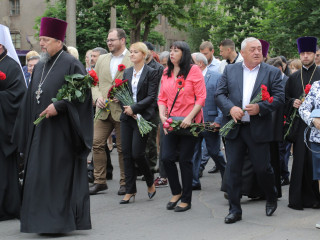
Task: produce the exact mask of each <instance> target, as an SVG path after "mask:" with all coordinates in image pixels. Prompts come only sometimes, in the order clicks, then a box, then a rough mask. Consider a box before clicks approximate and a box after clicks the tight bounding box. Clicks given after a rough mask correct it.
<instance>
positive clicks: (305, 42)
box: [297, 37, 317, 54]
mask: <svg viewBox="0 0 320 240" xmlns="http://www.w3.org/2000/svg"><path fill="white" fill-rule="evenodd" d="M297 44H298V51H299V54H300V53H302V52H314V53H315V52H316V51H317V50H316V49H317V38H316V37H300V38H298V39H297Z"/></svg>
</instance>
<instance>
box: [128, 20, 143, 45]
mask: <svg viewBox="0 0 320 240" xmlns="http://www.w3.org/2000/svg"><path fill="white" fill-rule="evenodd" d="M133 22H134V23H136V27H135V28H131V31H130V43H131V44H132V43H135V42H140V32H141V21H139V20H138V19H137V18H135V19H134V21H133ZM139 22H140V23H139Z"/></svg>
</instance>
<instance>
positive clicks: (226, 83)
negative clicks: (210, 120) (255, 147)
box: [215, 63, 284, 142]
mask: <svg viewBox="0 0 320 240" xmlns="http://www.w3.org/2000/svg"><path fill="white" fill-rule="evenodd" d="M242 64H243V63H235V64H229V65H228V66H226V68H225V70H224V72H223V75H222V77H221V80H220V82H219V84H218V88H217V91H216V94H215V97H216V102H217V105H218V107H219V108H220V109H221V111H222V113H223V115H224V118H223V122H222V123H223V124H225V123H227V121H229V120H230V119H231V116H230V109H231V108H232V107H233V106H238V107H240V108H242V94H243V67H242ZM261 84H264V85H266V86H267V88H268V91H269V93H270V95H271V96H273V97H274V100H273V102H272V103H269V102H267V101H263V102H259V103H258V104H259V107H260V112H259V114H258V115H255V116H250V129H251V135H252V138H253V140H254V141H256V142H271V141H272V140H273V127H272V114H271V113H272V112H273V111H275V110H276V109H277V108H279V107H280V106H281V105H282V104H284V89H283V85H282V79H281V71H280V70H279V69H277V68H275V67H273V66H270V65H268V64H266V63H261V65H260V69H259V72H258V75H257V79H256V82H255V85H254V88H253V91H252V95H251V98H250V101H251V100H252V99H253V98H254V97H255V96H256V95H257V94H258V93H259V92H260V91H261V89H260V87H261ZM238 132H239V125H236V127H235V129H233V130H231V131H230V132H229V133H228V135H227V136H226V138H227V139H228V138H229V139H235V138H236V137H237V136H238Z"/></svg>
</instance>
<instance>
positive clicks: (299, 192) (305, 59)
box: [286, 37, 320, 210]
mask: <svg viewBox="0 0 320 240" xmlns="http://www.w3.org/2000/svg"><path fill="white" fill-rule="evenodd" d="M297 43H298V50H299V54H300V60H301V62H302V65H303V66H302V68H301V69H300V70H298V71H297V72H295V73H293V74H292V75H290V77H289V79H288V81H287V84H286V108H287V112H288V109H289V108H292V107H293V108H299V107H300V105H301V103H302V102H301V100H299V99H300V97H301V96H302V94H303V93H304V89H305V87H306V85H307V84H311V85H312V84H313V83H314V82H315V81H318V80H320V68H319V67H317V66H316V64H315V62H314V60H315V53H316V45H317V39H316V38H315V37H301V38H298V39H297ZM297 114H299V113H298V112H297ZM287 118H288V115H287ZM297 121H298V123H297V128H296V130H295V131H294V132H295V137H294V138H295V141H294V142H293V164H292V171H291V179H290V187H289V205H288V207H290V208H293V209H297V210H302V209H303V208H320V195H319V187H318V181H315V180H313V178H312V176H313V175H312V174H313V173H312V154H311V151H310V150H309V149H308V148H307V147H306V146H305V143H304V130H305V129H306V127H307V125H306V124H305V123H304V121H303V120H302V119H301V118H300V116H298V120H297ZM306 139H307V141H308V145H310V143H309V137H308V136H307V138H306Z"/></svg>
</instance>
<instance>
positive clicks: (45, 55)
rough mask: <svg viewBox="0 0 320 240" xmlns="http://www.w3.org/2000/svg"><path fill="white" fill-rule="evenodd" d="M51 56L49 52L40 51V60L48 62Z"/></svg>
mask: <svg viewBox="0 0 320 240" xmlns="http://www.w3.org/2000/svg"><path fill="white" fill-rule="evenodd" d="M50 58H51V56H50V54H49V53H48V52H40V62H42V63H47V62H48V61H49V60H50Z"/></svg>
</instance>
